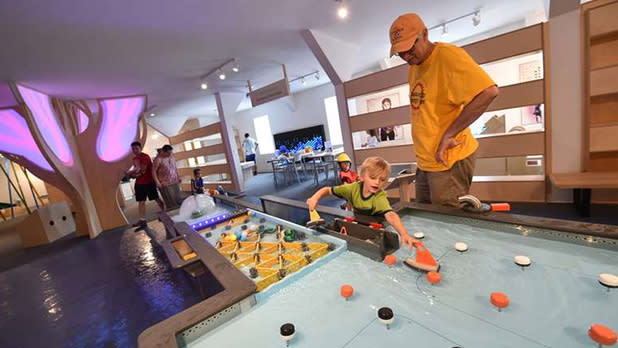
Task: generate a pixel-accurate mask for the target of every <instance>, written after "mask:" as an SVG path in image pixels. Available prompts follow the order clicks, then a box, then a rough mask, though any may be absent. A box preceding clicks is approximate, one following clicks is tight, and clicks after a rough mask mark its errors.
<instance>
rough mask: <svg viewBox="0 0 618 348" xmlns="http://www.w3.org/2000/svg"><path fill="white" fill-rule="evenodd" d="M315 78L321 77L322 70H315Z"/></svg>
mask: <svg viewBox="0 0 618 348" xmlns="http://www.w3.org/2000/svg"><path fill="white" fill-rule="evenodd" d="M315 79H316V80H319V79H320V72H319V71H316V72H315Z"/></svg>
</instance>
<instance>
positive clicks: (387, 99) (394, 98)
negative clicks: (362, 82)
mask: <svg viewBox="0 0 618 348" xmlns="http://www.w3.org/2000/svg"><path fill="white" fill-rule="evenodd" d="M399 105H400V104H399V93H392V94H387V95H383V96H380V97H376V98H369V99H367V112H374V111H381V110H388V109H390V108H396V107H398V106H399Z"/></svg>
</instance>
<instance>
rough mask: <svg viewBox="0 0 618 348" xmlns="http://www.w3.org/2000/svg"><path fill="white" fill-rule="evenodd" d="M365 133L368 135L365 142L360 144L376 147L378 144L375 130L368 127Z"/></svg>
mask: <svg viewBox="0 0 618 348" xmlns="http://www.w3.org/2000/svg"><path fill="white" fill-rule="evenodd" d="M367 134H368V135H369V137H367V142H366V143H365V144H363V145H362V147H376V146H378V143H379V141H378V137H377V136H376V130H375V129H369V130H368V131H367Z"/></svg>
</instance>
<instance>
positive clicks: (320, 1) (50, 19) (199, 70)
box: [0, 0, 547, 134]
mask: <svg viewBox="0 0 618 348" xmlns="http://www.w3.org/2000/svg"><path fill="white" fill-rule="evenodd" d="M546 1H547V0H518V1H512V0H468V1H461V0H459V1H458V0H436V1H433V2H428V1H420V0H407V1H402V0H399V1H397V0H382V1H379V2H378V1H375V0H353V1H349V6H350V17H349V18H348V20H346V21H345V22H342V21H339V20H338V19H337V18H336V16H335V3H334V2H333V1H332V0H293V1H290V0H225V1H205V0H174V1H169V0H165V1H163V0H129V1H127V0H98V1H84V0H53V1H50V0H20V1H0V44H1V45H2V46H1V47H0V81H18V82H21V83H24V84H27V85H29V86H31V87H34V88H37V89H39V90H41V91H44V92H46V93H49V94H53V95H56V96H63V97H69V98H95V97H109V96H119V95H127V94H138V93H145V94H148V96H149V104H150V105H156V108H155V109H154V110H153V111H154V112H155V113H156V114H157V116H156V117H155V118H167V119H168V120H169V122H166V121H164V120H157V122H156V124H157V125H159V128H161V130H162V131H164V132H166V133H168V134H173V133H175V131H177V130H178V128H179V127H180V125H181V124H182V121H183V120H184V119H186V118H188V117H208V116H214V115H215V104H214V98H213V97H212V93H213V92H214V91H216V90H219V91H222V92H238V93H246V92H247V89H246V81H247V80H248V79H250V80H251V81H252V83H254V84H255V85H257V86H258V87H259V86H260V85H264V84H267V83H270V82H272V81H275V80H278V79H280V78H281V64H285V65H286V66H287V71H288V76H289V78H290V79H293V78H295V77H298V76H301V75H304V74H308V73H311V72H313V71H316V70H318V71H320V73H321V79H320V80H319V81H318V80H315V79H312V78H308V79H307V85H306V86H302V85H301V84H300V81H298V82H296V83H294V84H292V91H299V90H302V89H305V88H311V87H315V86H316V85H319V84H322V83H325V82H327V81H328V80H327V78H326V74H324V72H323V71H322V69H321V68H320V66H319V64H318V62H317V61H316V59H315V58H314V57H313V55H312V53H311V51H310V50H309V49H308V48H307V46H306V44H305V43H304V41H303V40H302V38H301V36H300V30H301V29H307V28H309V29H313V30H316V32H319V33H323V34H325V35H328V36H330V37H332V38H335V39H338V40H342V41H344V42H346V43H348V44H350V45H356V46H358V47H359V50H360V51H359V52H360V53H359V54H355V55H354V56H353V57H347V58H348V60H350V62H349V64H350V65H349V66H352V67H353V68H352V71H353V72H354V73H355V74H358V72H361V71H366V70H372V69H376V67H378V66H379V65H378V64H379V61H380V60H381V59H383V58H385V57H386V55H387V53H388V47H389V46H388V35H387V34H388V28H389V26H390V23H391V22H392V20H393V19H394V18H395V17H396V16H397V15H399V14H400V13H404V12H419V13H420V14H421V15H422V16H423V18H424V19H425V21H426V24H427V25H428V26H431V25H434V24H437V23H440V22H441V21H444V20H448V19H450V18H454V17H457V16H459V15H461V14H463V13H467V12H471V11H473V10H475V9H478V8H481V11H482V14H483V16H482V22H481V25H480V26H478V27H472V25H471V24H469V23H468V25H465V24H464V23H461V24H460V25H458V26H457V27H456V26H455V25H453V27H452V29H451V30H450V32H451V36H450V37H449V40H450V41H456V40H459V39H461V38H464V37H466V36H472V35H477V34H479V33H481V32H483V31H490V30H493V29H495V28H498V27H502V26H504V25H507V24H509V23H513V22H517V21H520V22H521V21H523V20H524V19H525V18H529V17H530V16H531V13H538V12H539V11H543V8H544V3H545V2H546ZM342 53H343V52H342ZM329 54H330V53H329ZM334 54H337V53H336V52H335V53H334ZM232 57H235V58H238V59H239V62H240V64H241V72H240V73H238V74H235V73H233V72H231V70H230V68H229V67H228V69H227V75H228V79H226V80H225V81H224V82H221V81H219V80H218V79H217V78H216V76H212V77H211V78H210V79H209V80H208V82H209V89H208V90H207V91H201V90H200V89H199V83H200V81H199V76H200V75H203V74H204V73H206V72H207V71H209V70H211V69H212V68H214V67H216V66H217V65H219V64H221V63H222V62H224V61H225V60H226V59H229V58H232ZM0 87H1V86H0ZM4 90H5V89H3V88H0V92H2V91H4ZM0 94H1V93H0ZM5 99H6V98H4V97H3V96H0V102H4V100H5ZM153 119H154V118H153ZM167 123H169V126H167V125H166V124H167ZM179 124H180V125H179Z"/></svg>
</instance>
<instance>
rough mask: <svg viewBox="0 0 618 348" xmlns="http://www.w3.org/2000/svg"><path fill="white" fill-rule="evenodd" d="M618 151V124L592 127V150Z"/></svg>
mask: <svg viewBox="0 0 618 348" xmlns="http://www.w3.org/2000/svg"><path fill="white" fill-rule="evenodd" d="M607 151H618V125H615V126H609V127H592V128H590V152H607Z"/></svg>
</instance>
